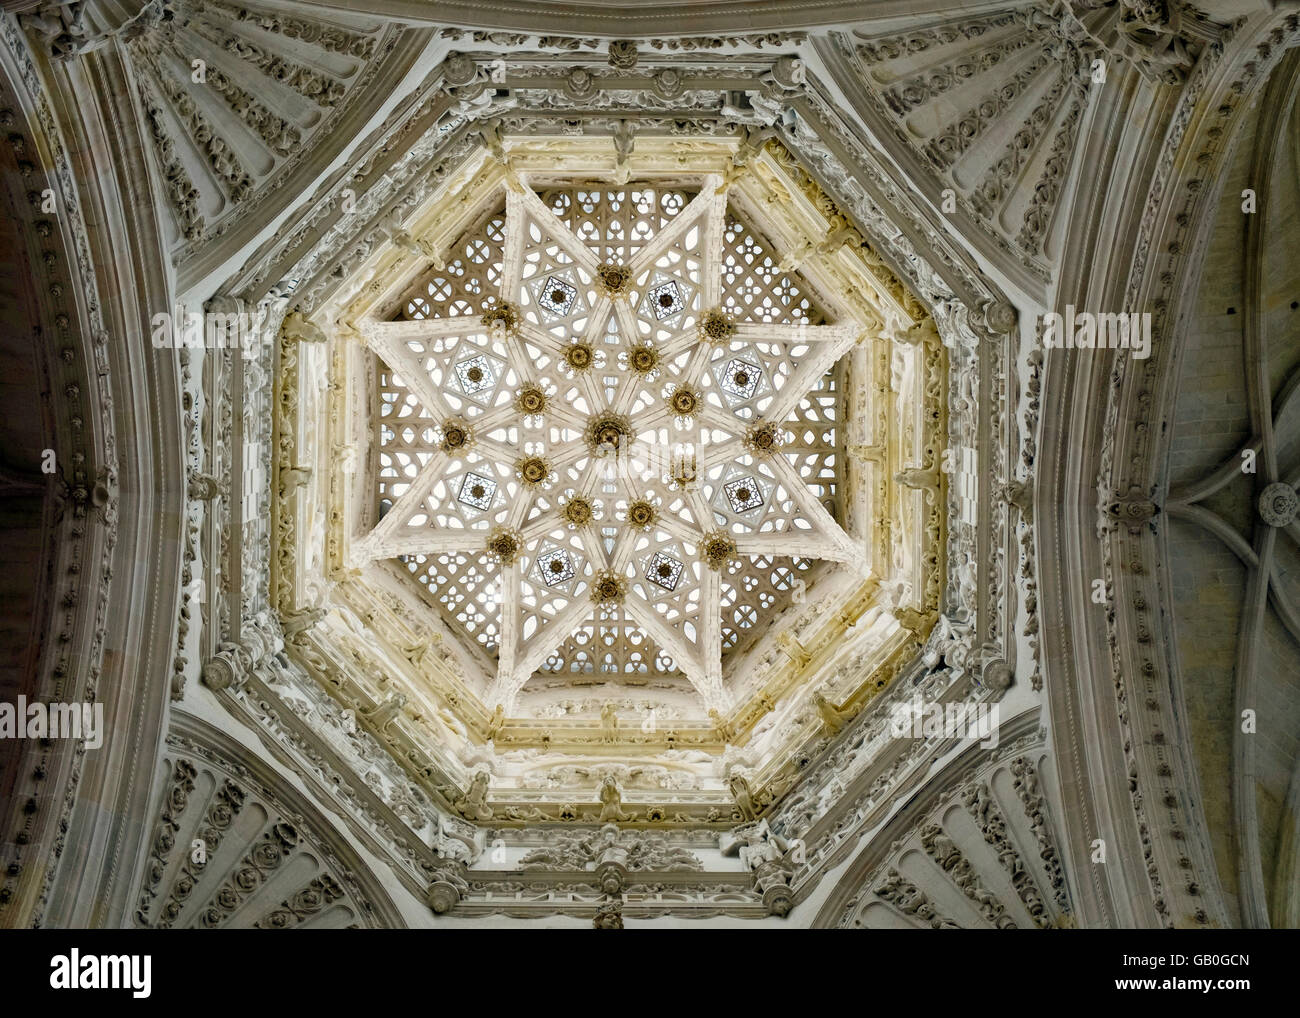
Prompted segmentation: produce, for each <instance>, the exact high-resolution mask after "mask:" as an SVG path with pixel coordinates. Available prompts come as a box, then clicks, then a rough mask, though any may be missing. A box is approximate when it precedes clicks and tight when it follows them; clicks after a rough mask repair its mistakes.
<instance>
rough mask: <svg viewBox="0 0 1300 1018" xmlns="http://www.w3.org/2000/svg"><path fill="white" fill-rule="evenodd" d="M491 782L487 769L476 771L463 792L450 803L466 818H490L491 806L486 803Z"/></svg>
mask: <svg viewBox="0 0 1300 1018" xmlns="http://www.w3.org/2000/svg"><path fill="white" fill-rule="evenodd" d="M491 782H492V777H491V775H490V774H488V772H487V771H479V772H478V773H476V774H475V775H474V778H473V780H472V781H471V782H470V785H469V788H468V789H467V790H466V791H465V794H464V795H463V796H461V797H460V798H459V799H457V800H456V801H455V802H454V803H452V805H453V806H455V808H456V810H457V812H459V813H460V815H461V816H463V817H465V818H466V819H468V820H491V819H492V807H491V806H489V805H488V804H487V794H488V785H489V784H491Z"/></svg>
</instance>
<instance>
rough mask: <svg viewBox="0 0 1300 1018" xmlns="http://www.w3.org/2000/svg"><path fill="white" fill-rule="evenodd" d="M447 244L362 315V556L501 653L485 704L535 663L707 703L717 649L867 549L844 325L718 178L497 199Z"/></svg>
mask: <svg viewBox="0 0 1300 1018" xmlns="http://www.w3.org/2000/svg"><path fill="white" fill-rule="evenodd" d="M453 250H454V253H455V254H456V258H455V259H454V260H452V261H451V262H450V263H449V264H448V266H447V267H445V268H441V269H437V270H433V271H432V273H431V274H430V275H429V276H427V277H425V278H423V279H421V280H420V282H419V283H418V284H417V287H416V293H415V294H413V295H411V296H410V298H409V299H406V300H405V303H404V305H403V306H402V308H401V309H400V315H401V317H400V318H399V319H398V320H396V321H392V322H380V323H370V324H369V325H367V326H366V330H367V339H368V343H369V345H370V346H371V348H372V349H373V350H374V351H375V352H376V354H377V355H378V357H379V361H380V363H379V371H378V378H379V400H378V413H379V450H378V463H379V471H378V491H377V497H378V500H379V505H380V519H379V521H378V523H377V524H376V526H375V527H374V529H373V531H372V532H371V533H370V534H369V535H367V536H366V537H365V538H363V539H362V541H361V545H362V546H363V550H364V551H365V552H367V553H368V554H369V555H370V556H372V557H375V558H379V557H395V558H399V559H401V560H402V561H403V562H404V563H405V565H406V567H407V569H408V570H409V571H410V572H411V573H412V574H413V575H414V576H416V578H417V579H418V580H419V582H420V583H421V585H422V586H423V587H424V589H426V590H427V591H428V594H429V596H430V597H431V598H432V599H433V600H435V602H436V603H437V604H438V605H439V607H440V608H441V609H442V612H443V615H444V618H446V619H447V620H449V621H454V622H455V623H457V624H458V625H460V626H462V627H463V628H464V629H465V630H466V632H468V633H470V634H471V635H472V636H473V637H474V638H475V639H476V640H477V641H478V643H479V644H480V646H481V647H482V648H483V650H484V651H486V652H487V653H489V654H495V655H496V668H497V674H496V679H495V684H494V686H493V688H492V689H491V690H490V692H489V696H488V701H489V702H501V703H505V704H507V705H509V704H511V703H512V702H513V701H514V698H515V697H516V696H517V695H518V693H519V692H520V691H521V690H522V689H523V687H524V686H525V685H526V684H527V683H528V682H529V680H530V678H531V677H532V676H533V675H535V674H539V673H541V674H552V675H559V674H583V673H612V674H663V675H677V674H680V675H682V676H684V677H685V678H686V680H688V681H689V682H690V684H691V685H692V686H694V687H695V689H696V690H697V691H698V693H699V696H700V698H701V700H702V702H703V705H704V706H705V707H706V708H714V707H722V706H725V702H726V694H725V691H724V689H723V682H722V660H723V657H724V655H726V654H728V653H730V652H733V651H735V649H736V648H738V647H740V646H743V645H745V644H746V642H747V641H748V637H747V634H751V635H752V634H753V633H754V632H756V631H757V629H758V628H759V627H760V624H761V622H762V620H763V619H764V618H769V617H771V615H772V614H773V613H774V612H775V611H777V610H778V609H779V608H780V607H781V606H782V605H783V604H786V603H788V602H789V599H790V597H791V594H792V592H793V591H794V590H795V587H796V582H795V581H796V580H801V579H802V578H803V577H810V576H812V575H813V574H814V573H815V571H816V569H817V568H818V567H819V566H820V565H821V564H824V563H835V562H857V561H858V560H859V557H860V555H861V551H860V549H859V548H858V547H857V546H856V545H855V542H853V541H852V540H851V539H850V538H849V536H848V535H847V534H846V533H845V532H844V531H843V530H842V529H841V528H840V526H839V523H838V521H837V514H838V505H837V502H836V492H837V490H838V485H839V481H840V470H841V469H842V466H841V464H842V456H841V455H840V447H841V445H842V435H841V434H840V428H841V421H840V416H841V413H842V410H841V408H840V406H839V398H840V390H841V388H842V386H841V385H840V384H839V383H838V382H837V381H836V380H837V379H838V377H839V372H840V371H841V370H842V369H841V368H839V367H837V365H838V362H839V361H840V359H841V357H842V356H843V355H844V354H845V353H846V352H847V351H848V350H849V349H850V348H851V347H852V346H853V344H854V343H855V341H856V340H857V338H858V334H859V332H860V329H859V327H858V326H857V324H856V323H854V322H851V321H840V322H830V323H828V322H827V320H826V315H825V313H824V312H823V311H822V310H821V308H820V306H819V303H818V301H817V299H816V298H815V296H814V295H813V292H812V289H811V287H810V286H809V285H808V284H807V283H806V282H805V281H803V280H802V279H800V278H799V277H798V276H797V274H795V273H793V272H788V271H785V270H783V269H782V268H781V267H780V264H779V261H778V257H777V256H775V255H774V253H773V252H772V251H770V250H769V249H768V248H767V246H766V245H765V243H764V242H763V241H762V240H761V239H760V237H759V235H758V234H757V232H756V231H755V230H754V229H753V227H752V226H750V225H749V224H748V223H746V222H744V221H742V219H741V217H740V216H739V215H738V213H737V212H735V211H734V210H732V209H730V208H729V207H728V203H727V199H726V195H725V192H722V191H720V189H719V188H718V187H717V181H716V178H715V179H710V180H707V181H705V182H704V183H703V185H702V186H699V187H698V188H689V189H678V188H672V187H657V186H654V185H651V184H641V185H637V184H631V185H625V186H622V187H611V188H605V189H601V188H595V187H590V186H584V187H563V186H561V187H551V188H550V189H544V190H542V191H540V193H539V192H536V191H533V190H529V189H525V190H524V191H522V192H519V191H514V190H506V191H505V193H504V201H503V207H501V208H499V209H498V210H496V211H492V212H490V213H488V214H487V215H486V217H485V218H483V219H482V220H481V221H480V222H479V225H478V226H477V227H475V228H474V229H473V230H471V231H470V232H469V233H468V234H467V235H466V236H465V237H464V238H463V239H462V240H461V241H460V242H458V243H457V244H456V245H455V246H454V249H453ZM827 396H829V398H825V397H827ZM810 415H811V416H810ZM810 422H811V423H813V424H815V427H809V424H810ZM759 433H762V434H765V435H767V436H768V440H767V441H760V440H758V439H756V438H755V435H756V434H759ZM448 436H450V437H448Z"/></svg>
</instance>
